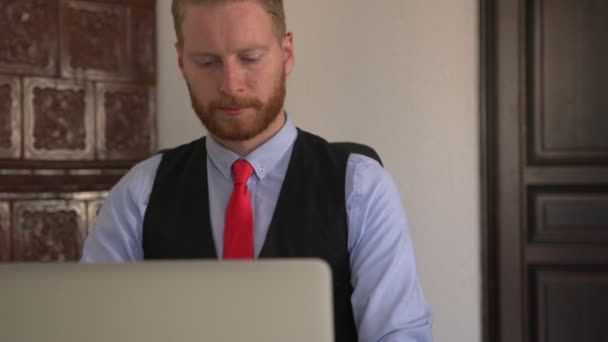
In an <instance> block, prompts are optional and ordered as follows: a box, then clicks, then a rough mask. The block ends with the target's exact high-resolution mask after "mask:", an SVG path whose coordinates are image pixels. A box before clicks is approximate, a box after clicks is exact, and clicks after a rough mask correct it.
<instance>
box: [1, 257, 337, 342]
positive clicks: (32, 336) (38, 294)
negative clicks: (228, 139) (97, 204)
mask: <svg viewBox="0 0 608 342" xmlns="http://www.w3.org/2000/svg"><path fill="white" fill-rule="evenodd" d="M332 310H333V309H332V292H331V272H330V269H329V267H328V266H327V265H326V264H325V263H323V262H321V261H316V260H293V259H290V260H281V259H275V260H269V261H259V260H258V261H229V262H218V261H195V262H144V263H127V264H4V265H0V341H7V342H8V341H10V342H33V341H46V342H55V341H56V342H59V341H61V342H72V341H74V342H76V341H78V342H82V341H88V342H102V341H103V342H139V341H145V342H169V341H170V342H191V341H192V342H193V341H197V342H200V341H214V342H224V341H225V342H228V341H230V342H232V341H251V342H257V341H259V342H273V341H277V342H278V341H280V342H285V341H290V342H299V341H301V342H311V341H315V342H330V341H333V313H332V312H333V311H332Z"/></svg>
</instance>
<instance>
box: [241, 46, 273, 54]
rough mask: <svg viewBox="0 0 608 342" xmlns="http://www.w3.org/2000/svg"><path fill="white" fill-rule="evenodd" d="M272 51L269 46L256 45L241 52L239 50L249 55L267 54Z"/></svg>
mask: <svg viewBox="0 0 608 342" xmlns="http://www.w3.org/2000/svg"><path fill="white" fill-rule="evenodd" d="M268 50H270V48H269V47H268V46H263V45H255V46H250V47H247V48H244V49H241V50H238V52H239V53H247V52H258V51H261V52H266V51H268Z"/></svg>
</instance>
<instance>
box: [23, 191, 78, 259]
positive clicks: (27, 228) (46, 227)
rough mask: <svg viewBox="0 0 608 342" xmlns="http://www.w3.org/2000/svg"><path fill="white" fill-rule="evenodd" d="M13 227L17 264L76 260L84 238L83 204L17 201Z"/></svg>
mask: <svg viewBox="0 0 608 342" xmlns="http://www.w3.org/2000/svg"><path fill="white" fill-rule="evenodd" d="M15 206H16V209H15V212H16V218H15V219H16V221H17V224H15V225H14V226H15V227H16V228H17V231H16V232H15V233H16V234H15V235H17V239H16V241H15V245H16V246H19V248H18V253H17V254H19V255H16V259H17V260H20V261H75V260H78V259H80V256H81V249H82V242H83V237H84V219H85V218H84V203H82V202H81V203H77V202H72V203H69V202H63V201H32V202H16V203H15Z"/></svg>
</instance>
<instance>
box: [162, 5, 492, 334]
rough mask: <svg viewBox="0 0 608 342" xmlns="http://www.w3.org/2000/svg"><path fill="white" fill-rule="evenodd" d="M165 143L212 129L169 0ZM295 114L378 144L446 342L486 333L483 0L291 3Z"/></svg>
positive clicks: (321, 129) (303, 122)
mask: <svg viewBox="0 0 608 342" xmlns="http://www.w3.org/2000/svg"><path fill="white" fill-rule="evenodd" d="M157 3H158V18H159V23H158V30H159V35H158V39H159V65H160V69H159V83H158V84H159V87H158V94H159V96H158V97H159V102H158V108H159V127H160V145H161V147H169V146H174V145H177V144H180V143H183V142H186V141H189V140H190V139H193V138H195V137H198V136H200V135H201V134H202V133H203V129H202V127H201V125H200V123H199V122H198V120H197V119H195V116H194V114H193V113H192V110H191V109H190V102H189V100H188V96H187V92H186V88H185V86H184V84H183V81H182V79H181V75H180V74H179V72H178V69H177V66H176V61H175V51H174V49H173V42H174V33H173V28H172V21H171V20H172V19H171V15H170V11H169V7H170V2H169V1H166V0H159V1H158V2H157ZM286 7H287V8H286V10H287V21H288V27H289V30H290V31H293V32H294V34H295V44H296V67H295V70H294V73H293V74H292V76H291V77H290V78H289V81H288V100H287V110H288V111H289V112H290V114H291V115H292V117H293V118H294V119H295V121H296V123H297V124H298V126H300V127H302V128H304V129H306V130H309V131H312V132H315V133H318V134H320V135H322V136H324V137H325V138H327V139H329V140H343V139H344V140H354V141H359V142H364V143H368V144H370V145H372V146H374V147H375V148H376V149H377V150H378V151H379V153H380V155H381V156H382V158H383V159H384V160H385V163H386V168H387V169H388V170H389V171H390V172H391V173H392V174H393V176H394V177H395V178H396V180H397V182H398V184H399V186H400V189H401V192H402V195H403V198H404V202H405V206H406V208H407V210H408V213H409V216H410V223H411V229H412V234H413V237H414V243H415V246H416V254H417V258H418V273H419V275H420V278H421V281H422V285H423V287H424V289H425V292H426V295H427V297H428V300H429V301H430V303H431V305H432V308H433V312H434V319H435V323H434V335H435V339H436V341H467V342H475V341H480V340H481V337H480V335H481V333H480V332H481V326H480V325H481V319H480V300H481V290H480V247H479V245H480V233H479V232H480V228H479V227H480V222H479V216H480V209H479V198H478V193H479V173H478V164H479V153H478V138H477V137H478V110H477V101H478V97H477V84H478V82H477V67H478V61H477V18H478V14H477V13H478V12H477V1H476V0H433V1H429V0H382V1H369V0H331V1H328V0H306V1H299V0H288V1H286Z"/></svg>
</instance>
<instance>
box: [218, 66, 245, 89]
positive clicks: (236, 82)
mask: <svg viewBox="0 0 608 342" xmlns="http://www.w3.org/2000/svg"><path fill="white" fill-rule="evenodd" d="M244 90H245V88H244V81H243V72H242V70H240V68H239V67H238V65H235V63H233V62H225V63H224V65H223V70H222V76H221V80H220V84H219V91H220V93H222V94H224V95H228V96H238V95H239V94H241V93H243V92H244Z"/></svg>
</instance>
